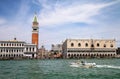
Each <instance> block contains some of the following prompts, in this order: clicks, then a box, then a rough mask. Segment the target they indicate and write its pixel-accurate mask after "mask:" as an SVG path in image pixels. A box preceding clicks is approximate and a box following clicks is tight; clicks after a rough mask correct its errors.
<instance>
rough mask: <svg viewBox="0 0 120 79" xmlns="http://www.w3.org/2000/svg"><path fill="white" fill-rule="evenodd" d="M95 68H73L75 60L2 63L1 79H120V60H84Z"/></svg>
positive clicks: (0, 64)
mask: <svg viewBox="0 0 120 79" xmlns="http://www.w3.org/2000/svg"><path fill="white" fill-rule="evenodd" d="M82 60H86V61H87V62H94V63H96V64H97V66H96V67H95V68H88V69H85V68H79V67H71V66H70V63H71V62H74V61H76V60H75V59H56V60H55V59H54V60H6V61H0V79H120V59H82Z"/></svg>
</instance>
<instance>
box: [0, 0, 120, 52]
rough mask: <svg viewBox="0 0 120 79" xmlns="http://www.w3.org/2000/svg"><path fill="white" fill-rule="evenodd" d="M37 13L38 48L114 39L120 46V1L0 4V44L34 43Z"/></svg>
mask: <svg viewBox="0 0 120 79" xmlns="http://www.w3.org/2000/svg"><path fill="white" fill-rule="evenodd" d="M35 12H36V13H37V17H38V22H39V47H41V46H42V45H44V46H45V47H46V49H48V50H50V49H51V44H59V43H63V42H64V41H65V40H66V39H115V40H116V43H117V47H119V46H120V0H0V40H12V39H13V38H15V37H16V38H17V40H20V41H25V42H27V43H31V35H32V22H33V17H34V15H35Z"/></svg>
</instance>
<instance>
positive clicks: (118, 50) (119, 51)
mask: <svg viewBox="0 0 120 79" xmlns="http://www.w3.org/2000/svg"><path fill="white" fill-rule="evenodd" d="M116 52H117V55H120V47H118V48H117V50H116Z"/></svg>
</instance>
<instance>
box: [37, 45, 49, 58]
mask: <svg viewBox="0 0 120 79" xmlns="http://www.w3.org/2000/svg"><path fill="white" fill-rule="evenodd" d="M37 58H38V59H45V58H48V51H47V50H46V49H45V47H44V46H41V48H40V49H38V53H37Z"/></svg>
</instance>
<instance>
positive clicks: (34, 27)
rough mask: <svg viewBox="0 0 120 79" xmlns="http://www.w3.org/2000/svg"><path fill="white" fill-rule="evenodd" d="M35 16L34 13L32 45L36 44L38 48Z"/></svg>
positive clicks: (37, 29)
mask: <svg viewBox="0 0 120 79" xmlns="http://www.w3.org/2000/svg"><path fill="white" fill-rule="evenodd" d="M38 25H39V23H38V19H37V14H36V13H35V15H34V18H33V24H32V44H36V45H37V47H38V44H39V27H38Z"/></svg>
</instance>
